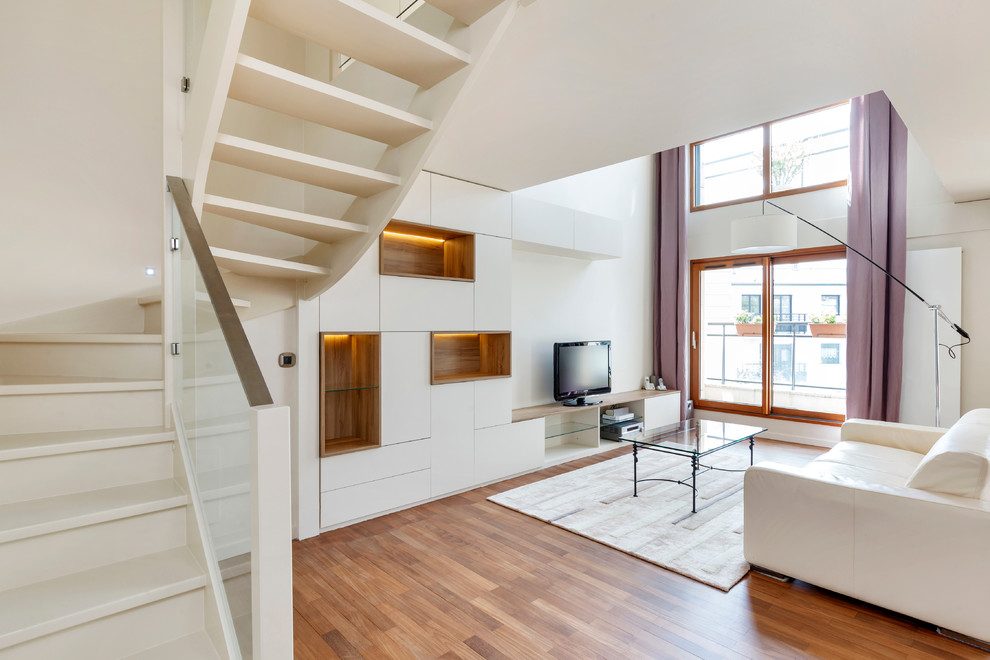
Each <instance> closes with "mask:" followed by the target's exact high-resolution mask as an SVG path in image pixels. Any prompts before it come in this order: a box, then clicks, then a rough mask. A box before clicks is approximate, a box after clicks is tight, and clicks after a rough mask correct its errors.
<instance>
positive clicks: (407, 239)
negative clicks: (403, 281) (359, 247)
mask: <svg viewBox="0 0 990 660" xmlns="http://www.w3.org/2000/svg"><path fill="white" fill-rule="evenodd" d="M380 246H381V248H380V250H381V269H380V272H381V274H382V275H398V276H400V277H425V278H428V279H436V280H455V281H458V282H473V281H474V234H464V233H460V232H455V231H448V230H446V229H437V228H435V227H424V226H423V225H414V224H411V223H408V222H399V221H398V220H393V221H392V222H390V223H388V226H386V227H385V231H384V232H382V240H381V241H380Z"/></svg>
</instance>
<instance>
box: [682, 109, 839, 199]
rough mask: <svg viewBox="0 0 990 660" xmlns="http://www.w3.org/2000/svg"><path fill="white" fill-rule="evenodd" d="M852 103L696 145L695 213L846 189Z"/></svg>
mask: <svg viewBox="0 0 990 660" xmlns="http://www.w3.org/2000/svg"><path fill="white" fill-rule="evenodd" d="M848 177H849V102H848V101H846V102H843V103H839V104H837V105H833V106H829V107H827V108H822V109H820V110H813V111H811V112H808V113H805V114H801V115H798V116H796V117H790V118H787V119H781V120H778V121H774V122H768V123H766V124H761V125H760V126H756V127H754V128H747V129H745V130H742V131H738V132H735V133H730V134H729V135H724V136H722V137H717V138H712V139H710V140H703V141H701V142H696V143H694V144H692V145H691V210H692V211H695V210H699V209H704V208H709V207H714V206H725V205H727V204H738V203H740V202H749V201H753V200H757V199H769V198H772V197H780V196H782V195H792V194H794V193H797V192H806V191H808V190H819V189H821V188H830V187H834V186H844V185H846V179H847V178H848Z"/></svg>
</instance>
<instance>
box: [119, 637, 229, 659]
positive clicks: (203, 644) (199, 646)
mask: <svg viewBox="0 0 990 660" xmlns="http://www.w3.org/2000/svg"><path fill="white" fill-rule="evenodd" d="M177 658H181V659H182V660H220V655H219V654H217V650H216V648H214V646H213V642H212V640H210V636H209V635H207V634H206V633H205V632H202V631H200V632H198V633H195V634H193V635H187V636H185V637H182V638H180V639H176V640H174V641H171V642H168V643H167V644H162V645H160V646H156V647H154V648H151V649H148V650H146V651H141V652H140V653H135V654H134V655H129V656H127V657H126V658H124V659H123V660H176V659H177Z"/></svg>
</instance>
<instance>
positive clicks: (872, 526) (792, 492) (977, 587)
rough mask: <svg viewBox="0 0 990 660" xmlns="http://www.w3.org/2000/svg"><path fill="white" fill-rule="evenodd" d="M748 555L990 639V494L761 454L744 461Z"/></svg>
mask: <svg viewBox="0 0 990 660" xmlns="http://www.w3.org/2000/svg"><path fill="white" fill-rule="evenodd" d="M744 520H745V522H744V534H743V545H744V552H745V555H746V559H747V561H749V562H750V563H751V564H754V565H756V566H761V567H763V568H767V569H770V570H773V571H776V572H778V573H783V574H784V575H789V576H791V577H794V578H797V579H799V580H804V581H806V582H810V583H811V584H815V585H817V586H820V587H824V588H826V589H830V590H833V591H837V592H840V593H843V594H846V595H848V596H851V597H853V598H858V599H861V600H864V601H867V602H870V603H873V604H876V605H879V606H880V607H885V608H887V609H891V610H894V611H897V612H901V613H904V614H907V615H909V616H912V617H915V618H918V619H921V620H923V621H928V622H930V623H934V624H936V625H939V626H943V627H946V628H949V629H952V630H956V631H959V632H962V633H965V634H967V635H971V636H973V637H976V638H978V639H990V571H984V570H978V569H977V568H976V567H978V566H983V565H985V563H986V556H987V553H988V552H990V501H988V500H982V499H974V498H967V497H959V496H955V495H943V494H940V493H932V492H928V491H924V490H918V489H914V488H907V487H888V486H881V485H874V484H868V483H862V482H857V481H853V480H848V479H843V478H841V477H835V476H831V475H827V474H825V475H821V474H818V475H811V474H806V473H805V472H804V469H803V468H795V467H791V466H786V465H778V464H773V463H760V464H758V465H755V466H753V467H751V468H749V470H747V471H746V477H745V489H744Z"/></svg>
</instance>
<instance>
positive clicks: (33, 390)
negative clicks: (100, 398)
mask: <svg viewBox="0 0 990 660" xmlns="http://www.w3.org/2000/svg"><path fill="white" fill-rule="evenodd" d="M164 386H165V383H164V381H161V380H145V379H139V378H87V377H85V376H0V396H22V395H32V394H84V393H94V392H142V391H147V390H160V389H162V388H163V387H164Z"/></svg>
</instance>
